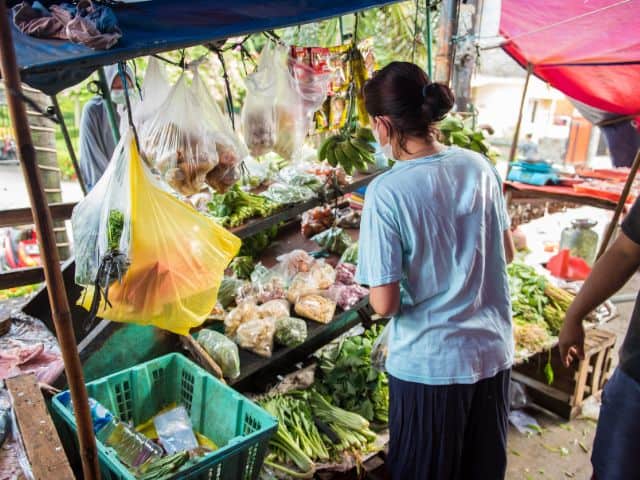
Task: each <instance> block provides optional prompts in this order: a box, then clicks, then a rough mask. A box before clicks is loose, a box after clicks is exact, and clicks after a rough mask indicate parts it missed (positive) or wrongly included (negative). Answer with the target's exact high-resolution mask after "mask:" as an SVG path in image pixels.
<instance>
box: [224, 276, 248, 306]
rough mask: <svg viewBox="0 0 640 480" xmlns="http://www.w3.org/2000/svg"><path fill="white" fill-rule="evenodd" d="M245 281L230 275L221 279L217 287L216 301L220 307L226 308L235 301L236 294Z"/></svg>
mask: <svg viewBox="0 0 640 480" xmlns="http://www.w3.org/2000/svg"><path fill="white" fill-rule="evenodd" d="M245 283H246V282H243V281H242V280H238V279H237V278H232V277H224V278H223V279H222V282H221V283H220V288H219V289H218V302H219V303H220V305H222V308H228V307H230V306H231V305H233V304H234V303H235V301H236V296H237V295H238V293H239V291H240V289H241V288H242V287H243V286H244V285H245Z"/></svg>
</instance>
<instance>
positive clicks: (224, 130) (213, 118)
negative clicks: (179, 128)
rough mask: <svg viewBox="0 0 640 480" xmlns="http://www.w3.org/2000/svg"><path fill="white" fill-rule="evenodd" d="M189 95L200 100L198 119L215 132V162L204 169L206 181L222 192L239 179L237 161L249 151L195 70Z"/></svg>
mask: <svg viewBox="0 0 640 480" xmlns="http://www.w3.org/2000/svg"><path fill="white" fill-rule="evenodd" d="M191 88H192V89H193V95H194V97H195V98H197V99H198V100H199V101H200V102H202V110H203V111H204V113H205V114H206V117H204V118H203V119H202V121H205V122H206V123H207V124H208V125H210V126H211V129H212V131H213V132H214V133H215V142H216V153H217V155H218V165H216V167H215V168H214V169H213V170H211V171H210V172H209V173H207V176H206V179H205V181H206V183H207V184H208V185H209V186H210V187H212V188H214V189H215V190H216V191H218V192H226V191H227V190H228V189H229V187H231V185H233V184H234V183H236V182H237V181H238V180H239V179H240V168H239V166H240V163H241V162H242V160H244V158H245V157H247V156H248V155H249V152H248V151H247V147H246V145H245V144H244V143H243V142H242V141H241V140H240V138H239V137H238V136H237V135H236V133H235V132H234V131H233V126H232V125H231V120H230V119H229V117H227V116H226V115H224V114H223V113H222V111H221V110H220V107H218V104H217V103H216V102H215V100H214V99H213V98H212V97H211V94H210V93H209V89H208V88H207V86H206V85H205V83H204V81H203V80H202V77H200V75H199V73H198V71H197V70H196V71H194V73H193V83H192V85H191Z"/></svg>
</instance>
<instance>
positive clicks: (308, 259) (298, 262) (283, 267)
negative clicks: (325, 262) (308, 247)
mask: <svg viewBox="0 0 640 480" xmlns="http://www.w3.org/2000/svg"><path fill="white" fill-rule="evenodd" d="M276 260H277V261H278V265H277V266H276V267H275V268H274V270H275V271H276V272H278V273H279V274H280V275H281V276H282V278H283V279H284V280H285V282H286V283H287V284H289V283H291V281H292V280H293V277H295V276H296V275H297V274H298V273H304V272H308V271H309V270H311V267H312V266H313V265H314V264H315V263H316V260H315V258H313V257H312V256H311V255H309V254H308V253H307V252H305V251H304V250H299V249H298V250H292V251H290V252H289V253H285V254H284V255H280V256H279V257H278V258H276Z"/></svg>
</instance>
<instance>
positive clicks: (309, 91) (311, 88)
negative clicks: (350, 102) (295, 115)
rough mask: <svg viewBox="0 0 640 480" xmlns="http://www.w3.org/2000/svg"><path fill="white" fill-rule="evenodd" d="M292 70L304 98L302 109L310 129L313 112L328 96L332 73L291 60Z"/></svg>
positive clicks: (307, 126) (297, 86)
mask: <svg viewBox="0 0 640 480" xmlns="http://www.w3.org/2000/svg"><path fill="white" fill-rule="evenodd" d="M291 71H292V75H293V78H294V80H295V87H296V90H297V92H298V94H299V95H300V98H301V99H302V110H303V113H304V116H305V119H306V122H307V123H306V128H307V129H308V128H309V127H310V125H311V122H312V120H313V114H314V113H315V112H316V111H317V110H319V109H320V107H321V106H322V104H323V103H324V101H325V100H326V98H327V94H328V92H329V82H330V81H331V77H332V74H331V73H328V72H318V71H317V70H316V69H314V68H313V67H310V66H309V65H305V64H304V63H302V62H297V61H292V62H291Z"/></svg>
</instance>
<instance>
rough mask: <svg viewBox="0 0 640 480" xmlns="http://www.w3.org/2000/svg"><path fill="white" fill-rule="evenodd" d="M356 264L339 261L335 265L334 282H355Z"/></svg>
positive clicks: (350, 283) (345, 283)
mask: <svg viewBox="0 0 640 480" xmlns="http://www.w3.org/2000/svg"><path fill="white" fill-rule="evenodd" d="M355 277H356V266H355V265H354V264H353V263H341V264H339V265H338V266H337V267H336V282H337V283H342V284H344V285H352V284H353V283H354V282H355Z"/></svg>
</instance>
